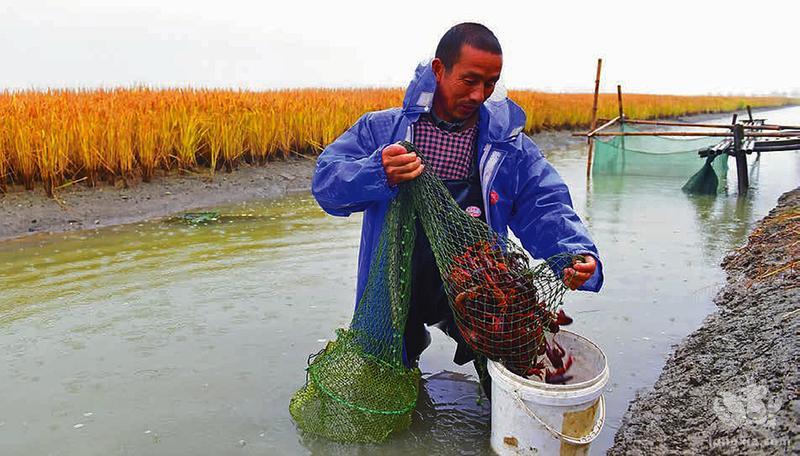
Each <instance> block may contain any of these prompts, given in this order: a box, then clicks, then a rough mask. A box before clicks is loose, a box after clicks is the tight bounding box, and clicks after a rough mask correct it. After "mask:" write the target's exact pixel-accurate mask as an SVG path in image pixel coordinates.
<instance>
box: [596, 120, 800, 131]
mask: <svg viewBox="0 0 800 456" xmlns="http://www.w3.org/2000/svg"><path fill="white" fill-rule="evenodd" d="M600 120H601V121H602V120H605V119H600ZM625 122H628V123H632V124H642V125H656V126H659V125H661V126H665V127H692V128H694V127H700V128H727V129H729V130H730V129H733V125H732V124H731V125H728V124H707V123H685V122H671V121H660V120H637V119H625ZM744 129H745V130H778V131H781V130H800V126H796V125H775V124H764V125H744Z"/></svg>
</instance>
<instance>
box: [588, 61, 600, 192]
mask: <svg viewBox="0 0 800 456" xmlns="http://www.w3.org/2000/svg"><path fill="white" fill-rule="evenodd" d="M602 67H603V59H597V74H596V75H595V78H594V101H593V102H592V128H591V129H592V130H594V129H596V128H597V99H598V97H599V95H600V69H601V68H602ZM588 141H589V156H588V157H587V158H586V181H587V182H588V181H589V179H590V178H591V175H592V152H593V151H594V150H593V149H594V139H593V137H592V136H590V137H589V140H588Z"/></svg>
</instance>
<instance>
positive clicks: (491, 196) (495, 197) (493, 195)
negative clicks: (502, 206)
mask: <svg viewBox="0 0 800 456" xmlns="http://www.w3.org/2000/svg"><path fill="white" fill-rule="evenodd" d="M499 200H500V195H498V194H497V192H496V191H494V190H492V191H491V192H489V204H491V205H495V204H497V201H499Z"/></svg>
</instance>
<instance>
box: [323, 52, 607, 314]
mask: <svg viewBox="0 0 800 456" xmlns="http://www.w3.org/2000/svg"><path fill="white" fill-rule="evenodd" d="M435 89H436V78H435V77H434V74H433V71H432V69H431V65H430V63H429V62H428V63H424V64H420V65H419V66H418V67H417V70H416V72H415V75H414V79H413V80H412V81H411V83H410V84H409V86H408V89H407V90H406V93H405V97H404V99H403V107H402V108H391V109H385V110H383V111H375V112H368V113H366V114H364V115H363V116H361V118H360V119H358V121H357V122H356V123H355V125H353V126H352V127H350V128H349V129H348V130H347V131H346V132H345V133H344V134H342V135H341V136H340V137H339V138H337V139H336V140H335V141H334V142H333V143H331V144H330V145H329V146H327V147H326V148H325V150H323V151H322V154H321V155H320V156H319V158H318V160H317V168H316V171H315V172H314V177H313V179H312V184H311V191H312V193H313V194H314V197H315V198H316V199H317V202H318V203H319V205H320V206H321V207H322V209H324V210H325V212H327V213H329V214H331V215H337V216H344V217H346V216H349V215H350V214H352V213H353V212H360V211H363V212H364V217H363V222H362V226H361V247H360V250H359V255H358V285H357V289H356V304H357V303H358V301H359V300H360V299H361V295H362V293H363V292H364V287H365V286H366V283H367V277H368V276H369V268H370V261H371V258H370V256H371V252H372V251H373V250H374V247H375V245H376V243H377V242H378V238H379V237H380V232H381V228H382V225H383V219H384V215H385V214H386V210H387V209H388V206H389V201H390V200H391V199H392V198H393V197H394V196H395V195H396V194H397V187H392V186H389V184H388V181H387V177H386V173H385V172H384V170H383V165H382V162H381V151H382V150H383V148H384V147H386V146H388V145H390V144H393V143H395V142H397V141H400V140H404V139H406V140H411V139H412V138H411V125H412V124H413V123H414V122H415V121H416V120H417V119H418V118H419V116H420V115H421V114H423V113H426V112H429V111H430V110H431V106H432V104H433V93H434V91H435ZM497 98H499V97H492V98H490V99H489V100H487V101H486V102H484V103H483V105H482V106H481V108H480V114H479V120H478V160H479V163H480V168H479V170H480V177H481V188H482V190H483V201H484V206H485V207H486V208H487V211H486V218H487V222H488V223H489V225H490V226H491V227H492V229H493V230H494V231H495V232H498V233H502V234H504V235H507V234H508V228H511V230H512V231H513V233H514V234H515V235H516V236H517V237H518V238H519V239H520V241H521V242H522V246H523V247H524V248H525V250H527V251H528V252H529V253H530V254H531V255H533V256H534V258H547V257H550V256H552V255H555V254H558V253H572V254H586V253H591V254H593V255H594V256H595V257H596V258H597V259H598V262H597V271H596V272H595V273H594V275H593V276H592V277H591V278H590V279H589V280H588V281H587V282H586V283H585V284H584V285H583V286H582V287H581V288H580V289H582V290H587V291H598V290H599V289H600V287H601V286H602V284H603V267H602V263H601V262H600V259H599V255H598V253H597V248H596V247H595V245H594V243H593V242H592V239H591V238H590V236H589V233H588V232H587V231H586V227H584V225H583V224H582V223H581V220H580V218H579V217H578V215H577V214H576V213H575V211H574V210H573V208H572V199H571V198H570V195H569V190H568V189H567V186H566V184H564V181H563V180H562V179H561V176H559V175H558V172H556V170H555V169H554V168H553V166H552V165H550V163H548V161H547V160H546V159H545V158H544V156H543V155H542V152H541V151H540V150H539V148H538V147H537V146H536V144H535V143H534V142H533V140H531V138H529V137H528V136H527V135H526V134H524V133H522V130H523V128H524V126H525V112H524V111H523V110H522V108H520V107H519V105H517V104H516V103H514V102H513V101H511V100H510V99H508V98H505V97H502V99H497ZM492 191H494V192H496V193H497V195H498V196H499V198H498V199H497V201H496V203H495V204H491V200H490V192H492Z"/></svg>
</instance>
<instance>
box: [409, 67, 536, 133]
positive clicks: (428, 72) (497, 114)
mask: <svg viewBox="0 0 800 456" xmlns="http://www.w3.org/2000/svg"><path fill="white" fill-rule="evenodd" d="M431 61H432V60H427V61H425V62H422V63H420V64H419V65H417V69H416V71H414V78H413V79H412V80H411V82H410V83H409V84H408V88H407V89H406V93H405V96H404V97H403V114H405V115H406V116H407V117H409V119H410V120H411V121H412V122H413V121H415V120H416V119H417V118H418V117H419V116H420V115H421V114H423V113H427V112H430V111H431V109H432V108H433V93H434V92H435V91H436V77H435V76H434V74H433V68H432V67H431ZM501 89H502V88H498V89H497V90H495V93H494V94H492V96H491V97H490V98H489V99H488V100H486V101H485V102H484V103H483V105H481V108H480V114H479V120H478V125H479V127H478V128H479V130H480V135H481V136H484V137H485V138H486V139H487V140H488V141H490V142H494V143H497V142H508V141H512V140H514V139H515V138H516V137H517V135H519V133H520V132H522V130H523V129H524V128H525V121H526V116H525V111H523V110H522V108H521V107H520V106H519V105H517V104H516V103H514V102H513V101H511V100H510V99H509V98H508V97H507V96H506V95H505V90H501Z"/></svg>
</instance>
